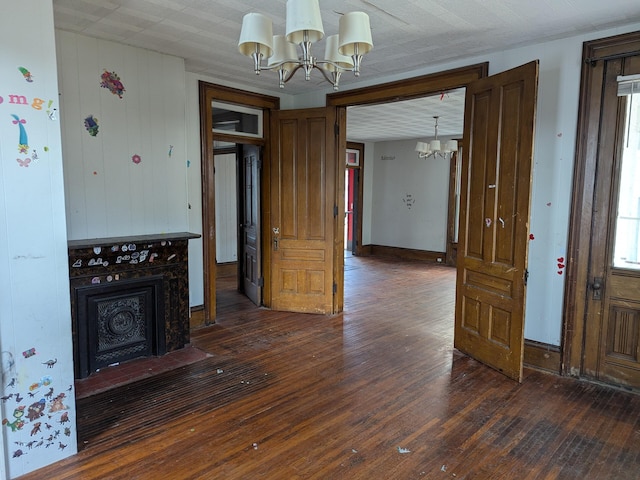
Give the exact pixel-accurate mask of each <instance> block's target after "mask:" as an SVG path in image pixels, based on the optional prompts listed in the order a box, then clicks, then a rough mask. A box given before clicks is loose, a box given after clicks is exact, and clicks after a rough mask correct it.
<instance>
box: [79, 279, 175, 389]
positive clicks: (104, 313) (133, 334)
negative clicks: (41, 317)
mask: <svg viewBox="0 0 640 480" xmlns="http://www.w3.org/2000/svg"><path fill="white" fill-rule="evenodd" d="M75 293H76V301H77V303H76V305H77V335H78V338H77V340H78V341H77V346H76V348H77V351H76V353H77V367H78V372H77V373H78V375H77V378H86V377H88V376H89V375H91V374H92V373H94V372H96V371H98V370H100V369H101V368H104V367H106V366H109V365H113V364H117V363H120V362H124V361H126V360H132V359H134V358H140V357H149V356H159V355H164V354H165V353H166V340H165V322H164V318H165V315H164V292H163V276H162V275H155V276H145V277H142V278H137V279H131V280H121V281H118V282H113V283H106V284H97V285H88V286H84V287H80V288H76V290H75Z"/></svg>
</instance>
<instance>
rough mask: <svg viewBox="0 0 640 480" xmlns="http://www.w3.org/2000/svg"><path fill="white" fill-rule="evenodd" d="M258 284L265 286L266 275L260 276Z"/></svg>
mask: <svg viewBox="0 0 640 480" xmlns="http://www.w3.org/2000/svg"><path fill="white" fill-rule="evenodd" d="M258 286H259V287H264V277H260V278H259V279H258Z"/></svg>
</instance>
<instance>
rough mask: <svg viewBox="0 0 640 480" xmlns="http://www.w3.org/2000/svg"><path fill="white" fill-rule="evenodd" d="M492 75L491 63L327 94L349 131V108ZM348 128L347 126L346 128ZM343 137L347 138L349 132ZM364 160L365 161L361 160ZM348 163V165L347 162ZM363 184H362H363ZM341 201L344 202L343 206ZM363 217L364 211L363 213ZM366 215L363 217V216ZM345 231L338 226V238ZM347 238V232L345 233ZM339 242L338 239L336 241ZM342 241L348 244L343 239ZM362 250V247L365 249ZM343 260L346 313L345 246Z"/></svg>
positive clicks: (340, 272) (342, 148) (338, 298)
mask: <svg viewBox="0 0 640 480" xmlns="http://www.w3.org/2000/svg"><path fill="white" fill-rule="evenodd" d="M488 74H489V62H483V63H477V64H474V65H468V66H466V67H460V68H455V69H452V70H445V71H442V72H435V73H430V74H427V75H422V76H419V77H412V78H408V79H405V80H397V81H395V82H388V83H381V84H378V85H371V86H369V87H363V88H356V89H353V90H347V91H345V92H336V93H331V94H328V95H327V100H326V105H327V106H328V107H336V108H337V109H338V111H337V116H338V119H339V122H342V123H341V131H343V130H342V128H344V129H345V130H346V117H347V107H350V106H354V105H374V104H380V103H391V102H398V101H402V100H411V99H414V98H420V97H426V96H428V95H437V94H439V93H441V92H443V91H445V90H453V89H456V88H461V87H466V86H467V85H468V84H469V83H471V82H473V81H474V80H478V79H480V78H484V77H486V76H487V75H488ZM342 125H344V127H342ZM343 137H344V138H345V139H346V132H345V135H343ZM345 155H346V141H345V142H341V143H340V145H339V150H338V158H341V159H344V158H345ZM361 161H362V159H361ZM343 163H344V162H343ZM345 168H346V165H343V168H342V169H339V172H338V175H337V177H339V178H338V179H337V181H338V186H337V188H338V191H340V192H342V195H341V199H342V200H340V199H338V202H339V203H338V206H339V208H340V206H342V210H344V169H345ZM361 183H362V182H361ZM340 202H341V203H340ZM361 214H362V212H361ZM361 216H362V215H361ZM343 229H344V222H342V227H340V226H339V225H338V226H337V231H338V236H340V234H341V232H342V230H343ZM342 235H344V233H342ZM336 241H338V239H336ZM339 242H340V243H341V244H344V239H343V238H342V236H340V238H339ZM361 248H362V247H361ZM336 252H339V254H340V256H341V257H342V258H337V259H336V262H335V265H336V268H337V271H336V272H335V279H336V284H337V292H336V295H335V304H336V307H337V308H336V311H342V308H343V306H344V267H342V268H340V266H341V265H343V263H344V245H342V248H336Z"/></svg>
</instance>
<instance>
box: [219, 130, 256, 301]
mask: <svg viewBox="0 0 640 480" xmlns="http://www.w3.org/2000/svg"><path fill="white" fill-rule="evenodd" d="M214 168H215V229H216V230H215V231H216V237H215V238H216V277H217V279H218V280H221V279H225V281H224V287H222V288H223V289H228V288H229V285H231V284H232V282H233V280H232V279H234V280H235V282H234V283H235V288H236V289H237V290H238V291H239V292H240V293H242V294H244V295H245V296H247V297H248V298H249V299H250V300H251V301H252V302H253V303H254V304H255V305H256V306H260V305H261V301H262V298H261V288H260V287H261V285H260V283H261V268H260V263H261V260H260V244H259V236H260V235H259V232H260V198H259V197H260V173H259V170H260V149H259V148H258V147H256V146H255V145H246V144H241V143H236V144H232V143H228V142H225V143H224V144H223V145H218V144H217V148H215V150H214ZM220 284H221V282H216V289H217V290H219V288H218V286H219V285H220Z"/></svg>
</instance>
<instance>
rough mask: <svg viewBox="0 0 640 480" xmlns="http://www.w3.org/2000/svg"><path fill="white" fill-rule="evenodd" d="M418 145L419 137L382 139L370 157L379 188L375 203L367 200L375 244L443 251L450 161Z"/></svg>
mask: <svg viewBox="0 0 640 480" xmlns="http://www.w3.org/2000/svg"><path fill="white" fill-rule="evenodd" d="M415 146H416V140H405V141H396V142H378V143H375V145H374V148H373V162H372V163H371V164H369V163H367V162H366V161H365V170H367V173H368V172H371V174H372V175H371V176H372V185H371V188H372V190H373V192H374V193H373V195H372V196H371V202H370V203H366V202H364V203H365V208H364V209H365V211H370V212H372V213H371V241H370V243H372V244H374V245H386V246H394V247H401V248H411V249H416V250H427V251H433V252H444V251H445V250H446V233H447V200H448V194H449V160H448V159H443V158H440V157H436V158H431V157H430V158H427V159H420V158H418V155H417V154H416V152H415V151H414V148H415ZM369 166H372V167H373V168H371V169H369V168H368V167H369ZM363 244H365V243H364V241H363Z"/></svg>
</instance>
